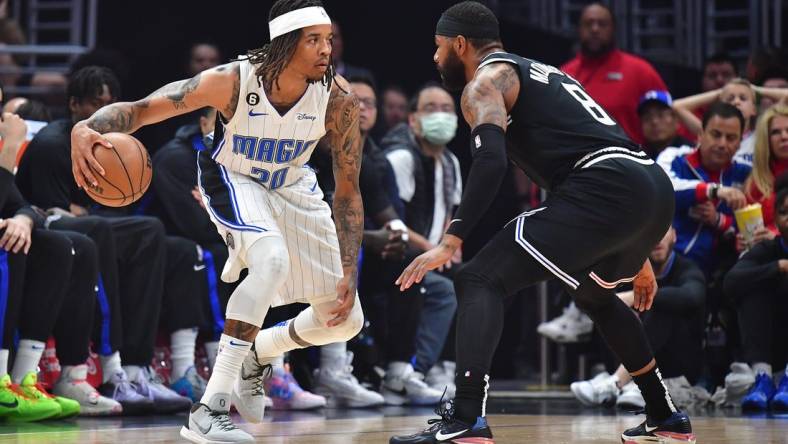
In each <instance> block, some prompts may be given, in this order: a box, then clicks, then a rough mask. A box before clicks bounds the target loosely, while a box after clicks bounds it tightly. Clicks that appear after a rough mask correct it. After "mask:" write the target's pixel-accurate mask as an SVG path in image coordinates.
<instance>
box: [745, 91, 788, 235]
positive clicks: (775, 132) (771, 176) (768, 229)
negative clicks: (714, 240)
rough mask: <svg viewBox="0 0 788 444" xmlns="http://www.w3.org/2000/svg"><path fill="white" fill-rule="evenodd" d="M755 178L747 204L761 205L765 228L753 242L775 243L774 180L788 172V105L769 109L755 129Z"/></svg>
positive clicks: (749, 186)
mask: <svg viewBox="0 0 788 444" xmlns="http://www.w3.org/2000/svg"><path fill="white" fill-rule="evenodd" d="M754 134H755V136H754V139H755V150H754V156H753V167H752V174H750V177H749V179H747V182H746V184H745V190H746V193H745V194H746V196H747V201H748V202H749V203H760V204H761V208H762V211H763V222H764V226H765V228H764V229H762V230H759V231H758V232H756V233H755V239H754V242H755V243H757V242H759V241H762V240H766V239H773V238H774V237H775V236H776V235H777V234H778V231H777V227H776V226H775V223H774V198H775V192H774V180H775V178H776V177H779V176H780V175H781V174H783V173H785V172H786V171H788V105H786V104H783V103H778V104H777V105H774V106H772V107H771V108H769V109H767V110H766V111H765V112H764V113H763V115H762V116H761V118H760V119H758V124H757V126H756V127H755V133H754Z"/></svg>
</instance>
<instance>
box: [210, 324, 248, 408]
mask: <svg viewBox="0 0 788 444" xmlns="http://www.w3.org/2000/svg"><path fill="white" fill-rule="evenodd" d="M251 348H252V343H251V342H246V341H243V340H241V339H238V338H233V337H232V336H227V335H225V334H222V338H221V339H220V340H219V352H218V353H217V355H216V364H215V365H214V366H213V373H211V378H210V379H209V380H208V386H207V387H205V394H204V395H203V396H202V399H201V400H200V402H201V403H203V404H205V405H208V403H209V402H210V401H211V398H212V397H213V395H215V394H217V393H226V394H229V393H230V391H231V390H232V389H233V384H234V383H235V378H237V377H238V372H240V371H241V364H243V362H244V359H246V355H247V354H248V353H249V350H251ZM229 407H230V406H227V408H228V409H229Z"/></svg>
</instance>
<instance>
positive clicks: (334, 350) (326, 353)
mask: <svg viewBox="0 0 788 444" xmlns="http://www.w3.org/2000/svg"><path fill="white" fill-rule="evenodd" d="M346 357H347V342H334V343H332V344H326V345H323V346H321V347H320V368H321V369H332V370H339V369H341V368H342V367H344V366H345V359H346Z"/></svg>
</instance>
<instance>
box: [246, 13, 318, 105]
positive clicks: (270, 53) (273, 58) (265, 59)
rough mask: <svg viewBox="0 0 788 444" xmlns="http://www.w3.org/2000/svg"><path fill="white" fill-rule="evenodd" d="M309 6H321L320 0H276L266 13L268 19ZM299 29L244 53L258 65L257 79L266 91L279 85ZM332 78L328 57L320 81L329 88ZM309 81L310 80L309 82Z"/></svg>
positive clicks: (298, 38)
mask: <svg viewBox="0 0 788 444" xmlns="http://www.w3.org/2000/svg"><path fill="white" fill-rule="evenodd" d="M310 6H320V7H322V6H323V2H321V1H320V0H278V1H277V2H276V3H274V5H273V6H271V11H270V12H269V13H268V21H269V22H270V21H271V20H273V19H275V18H277V17H279V16H280V15H284V14H286V13H288V12H290V11H295V10H296V9H302V8H308V7H310ZM301 32H302V30H301V29H296V30H293V31H290V32H288V33H287V34H284V35H281V36H279V37H276V38H275V39H273V40H271V43H268V44H266V45H264V46H263V47H262V48H257V49H252V50H250V51H248V52H247V53H246V59H247V60H249V62H250V63H252V64H253V65H258V68H257V71H256V72H255V74H257V78H258V81H260V82H262V84H263V87H264V88H265V90H266V91H271V90H272V88H273V85H274V83H276V86H277V88H278V87H279V75H280V74H282V71H284V69H285V67H286V66H287V64H288V63H289V62H290V59H292V58H293V54H295V51H296V47H297V45H298V41H299V40H300V39H301ZM333 78H334V62H333V60H332V59H329V63H328V70H327V71H326V74H325V75H324V76H323V79H322V80H321V82H322V83H323V85H326V86H327V88H328V89H331V81H332V80H333ZM310 83H311V82H310Z"/></svg>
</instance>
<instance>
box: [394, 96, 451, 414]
mask: <svg viewBox="0 0 788 444" xmlns="http://www.w3.org/2000/svg"><path fill="white" fill-rule="evenodd" d="M456 131H457V113H456V110H455V104H454V100H453V99H452V97H451V95H449V93H448V92H447V91H446V90H445V89H443V88H442V87H441V86H438V85H432V84H428V85H426V86H424V87H422V88H421V90H419V92H418V93H417V94H416V95H415V96H414V97H413V99H412V100H411V103H410V114H409V116H408V121H407V123H402V124H400V125H398V126H395V127H394V128H392V129H391V131H390V132H389V134H388V135H387V136H386V137H385V138H384V139H383V140H382V142H381V144H382V145H383V148H384V149H385V153H386V159H387V160H388V162H389V163H390V164H391V168H392V169H393V170H394V176H395V179H396V182H397V188H398V190H399V199H400V200H401V201H402V203H403V204H404V206H405V219H404V222H405V224H406V225H407V226H408V228H409V230H408V239H409V241H408V244H409V245H408V257H410V258H412V257H415V255H418V254H420V253H422V252H424V251H427V250H429V249H431V248H433V246H434V245H437V244H438V243H439V242H440V239H441V236H442V235H443V232H444V231H445V229H446V226H447V225H448V223H449V221H450V220H451V216H452V214H453V212H454V208H455V206H456V205H457V204H459V202H460V197H461V195H462V178H461V176H460V166H459V161H458V160H457V158H456V157H455V156H454V154H452V153H451V152H450V151H449V150H448V149H447V148H446V144H447V143H449V142H450V141H451V140H452V139H453V138H454V135H455V133H456ZM460 261H461V255H460V254H456V255H455V257H453V258H452V259H451V260H450V261H449V262H448V263H447V264H446V265H445V268H451V266H452V265H454V264H457V263H459V262H460ZM419 292H420V293H421V295H422V296H423V307H422V308H421V313H420V316H419V313H410V314H411V315H413V316H412V317H413V318H415V319H416V321H417V322H418V331H417V333H416V337H415V342H416V343H415V347H413V346H411V345H408V347H410V348H411V351H412V352H414V353H415V359H412V360H411V359H410V357H409V353H406V351H407V350H405V349H404V348H403V347H398V349H400V348H403V350H389V364H388V371H387V373H386V377H385V379H384V381H383V390H382V391H383V396H384V397H385V398H386V401H387V402H388V403H390V404H402V403H405V402H408V403H411V404H430V403H435V402H437V401H438V400H439V399H440V397H441V394H442V392H443V389H444V388H446V386H447V381H446V380H445V379H446V378H441V377H440V374H441V372H440V367H443V374H445V373H446V368H450V367H451V364H449V365H448V366H447V365H446V363H441V364H438V359H439V357H440V353H441V350H442V349H443V346H444V343H445V342H446V337H447V335H448V332H449V329H450V328H451V323H452V319H453V317H454V313H455V311H456V307H457V302H456V296H455V292H454V286H453V284H452V281H451V280H450V279H449V278H447V277H446V276H445V275H443V274H440V273H438V272H437V271H431V272H429V273H427V275H426V276H425V277H424V280H423V281H422V282H421V284H420V288H419ZM415 309H417V308H414V310H415ZM390 318H393V316H390ZM391 321H392V322H393V323H398V322H399V321H398V320H396V319H391ZM392 326H393V324H392ZM400 329H401V327H399V328H396V329H395V330H392V331H399V330H400ZM392 342H393V341H392ZM409 360H410V361H411V362H412V364H411V363H409V362H408V361H409ZM427 373H429V375H428V377H427V378H426V384H425V381H422V379H423V378H424V376H423V375H425V374H427ZM448 382H449V384H448V386H449V387H448V390H447V396H448V397H449V398H451V397H453V391H454V384H452V383H451V381H448Z"/></svg>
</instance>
